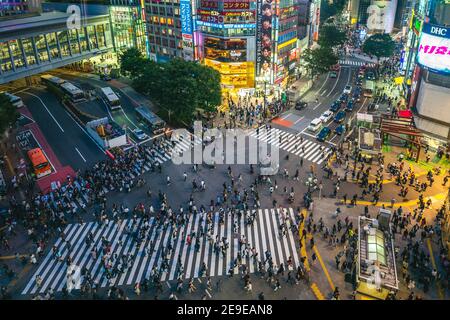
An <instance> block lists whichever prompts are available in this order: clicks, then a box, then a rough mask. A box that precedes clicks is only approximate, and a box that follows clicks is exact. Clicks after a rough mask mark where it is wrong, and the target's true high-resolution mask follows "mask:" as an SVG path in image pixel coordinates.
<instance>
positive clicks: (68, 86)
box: [60, 81, 86, 102]
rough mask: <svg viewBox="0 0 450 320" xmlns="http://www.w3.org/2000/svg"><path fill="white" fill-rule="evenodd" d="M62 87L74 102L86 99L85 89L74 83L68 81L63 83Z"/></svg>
mask: <svg viewBox="0 0 450 320" xmlns="http://www.w3.org/2000/svg"><path fill="white" fill-rule="evenodd" d="M60 87H61V90H62V91H63V92H64V94H65V95H67V96H68V97H69V99H70V100H71V101H72V102H81V101H85V100H86V97H85V96H84V92H83V90H81V89H79V88H78V87H76V86H74V85H73V84H72V83H70V82H67V81H66V82H64V83H62V84H61V85H60Z"/></svg>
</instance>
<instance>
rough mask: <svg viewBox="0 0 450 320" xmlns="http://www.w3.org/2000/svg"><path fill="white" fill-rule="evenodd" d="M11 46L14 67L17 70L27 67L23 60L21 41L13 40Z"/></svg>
mask: <svg viewBox="0 0 450 320" xmlns="http://www.w3.org/2000/svg"><path fill="white" fill-rule="evenodd" d="M9 46H10V48H11V52H12V56H13V59H14V65H15V67H16V68H22V67H24V66H25V61H24V59H23V55H22V46H21V45H20V43H19V41H17V40H11V41H10V42H9Z"/></svg>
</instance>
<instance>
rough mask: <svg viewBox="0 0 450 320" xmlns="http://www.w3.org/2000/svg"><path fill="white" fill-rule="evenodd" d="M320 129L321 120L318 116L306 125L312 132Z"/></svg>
mask: <svg viewBox="0 0 450 320" xmlns="http://www.w3.org/2000/svg"><path fill="white" fill-rule="evenodd" d="M320 129H322V120H320V118H315V119H314V120H313V121H311V123H310V124H309V126H308V130H309V131H312V132H317V131H319V130H320Z"/></svg>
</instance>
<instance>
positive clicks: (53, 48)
mask: <svg viewBox="0 0 450 320" xmlns="http://www.w3.org/2000/svg"><path fill="white" fill-rule="evenodd" d="M46 36H47V42H48V47H49V48H50V55H51V57H52V59H57V58H60V56H59V51H58V44H57V43H56V33H54V32H52V33H48V34H47V35H46Z"/></svg>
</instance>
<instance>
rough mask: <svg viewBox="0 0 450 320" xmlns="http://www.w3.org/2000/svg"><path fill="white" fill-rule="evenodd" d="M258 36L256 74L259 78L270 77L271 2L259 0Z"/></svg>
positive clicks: (272, 9)
mask: <svg viewBox="0 0 450 320" xmlns="http://www.w3.org/2000/svg"><path fill="white" fill-rule="evenodd" d="M257 5H258V15H257V19H258V21H257V35H256V37H257V38H256V47H257V48H256V72H257V75H258V76H265V77H267V76H269V75H270V70H271V69H272V47H273V38H272V23H273V20H272V19H273V13H274V12H273V11H274V8H273V4H272V1H271V0H258V2H257Z"/></svg>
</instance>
